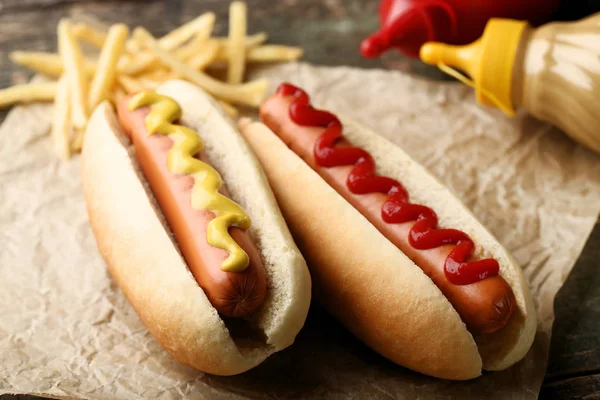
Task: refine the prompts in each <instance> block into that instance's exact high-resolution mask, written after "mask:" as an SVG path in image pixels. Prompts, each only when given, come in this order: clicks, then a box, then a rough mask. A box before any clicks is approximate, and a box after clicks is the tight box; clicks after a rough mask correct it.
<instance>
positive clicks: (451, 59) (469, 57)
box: [419, 40, 481, 78]
mask: <svg viewBox="0 0 600 400" xmlns="http://www.w3.org/2000/svg"><path fill="white" fill-rule="evenodd" d="M419 56H420V58H421V60H422V61H423V62H424V63H425V64H431V65H438V64H446V65H450V66H452V67H455V68H458V69H460V70H462V71H464V72H466V73H467V74H469V75H470V76H471V77H472V78H475V76H474V75H475V73H476V71H477V68H478V66H479V63H480V61H481V43H480V41H479V40H477V41H475V42H473V43H471V44H469V45H466V46H453V45H449V44H444V43H438V42H429V43H425V44H424V45H423V47H421V51H420V53H419Z"/></svg>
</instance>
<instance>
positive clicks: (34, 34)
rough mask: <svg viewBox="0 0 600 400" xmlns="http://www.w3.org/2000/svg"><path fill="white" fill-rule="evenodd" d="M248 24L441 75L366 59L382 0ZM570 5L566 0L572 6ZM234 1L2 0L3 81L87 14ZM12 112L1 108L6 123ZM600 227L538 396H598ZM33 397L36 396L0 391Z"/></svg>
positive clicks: (566, 301) (148, 12)
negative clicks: (21, 56)
mask: <svg viewBox="0 0 600 400" xmlns="http://www.w3.org/2000/svg"><path fill="white" fill-rule="evenodd" d="M248 3H249V6H250V7H249V9H250V26H251V27H252V30H254V31H260V30H265V31H267V32H269V34H270V35H271V40H272V41H273V42H277V43H282V44H290V45H300V46H302V47H304V49H305V57H304V60H305V61H308V62H312V63H316V64H321V65H351V66H358V67H364V68H396V69H401V70H404V71H409V72H411V73H416V74H420V75H425V76H428V77H430V78H431V79H442V78H443V77H442V75H441V74H440V73H439V72H438V71H437V70H435V69H433V68H429V67H426V66H424V65H423V64H421V63H419V62H414V61H409V60H406V59H403V58H402V57H400V56H397V55H386V56H385V57H383V58H382V59H381V60H375V61H371V60H365V59H363V58H362V57H361V56H360V54H359V53H358V50H357V49H358V45H359V43H360V40H361V39H362V38H363V37H364V36H365V35H366V34H367V33H369V32H370V31H372V30H373V29H374V28H375V27H376V26H377V17H376V9H377V4H378V1H377V0H248ZM563 3H564V4H563V6H561V9H560V10H559V12H558V13H557V18H559V19H573V18H579V17H581V16H583V15H586V14H589V13H591V12H594V11H598V10H600V1H598V0H587V1H581V2H567V1H564V2H563ZM567 3H568V5H567ZM228 4H229V2H228V1H225V0H196V1H192V0H168V1H167V0H165V1H124V0H122V1H114V0H113V1H94V0H0V87H5V86H9V85H11V84H14V83H20V82H24V81H26V80H27V79H28V78H29V76H30V75H29V74H28V73H27V72H26V71H24V70H22V69H20V68H17V67H15V66H13V65H12V64H11V63H10V61H9V59H8V54H9V53H10V52H11V51H14V50H38V51H54V50H55V49H56V36H55V27H56V24H57V22H58V20H59V19H60V18H61V17H63V16H67V15H78V14H81V13H82V12H84V13H87V14H93V15H95V16H96V17H97V18H99V19H101V20H105V21H109V22H113V21H122V22H126V23H127V24H129V25H130V26H135V25H136V24H143V25H144V26H146V27H148V28H150V30H151V31H152V32H153V33H154V34H156V35H161V34H164V33H166V32H168V31H169V30H171V29H173V28H175V27H176V26H178V25H180V24H181V23H182V22H184V21H186V20H189V19H190V18H191V17H192V16H195V15H198V14H199V13H201V12H202V11H204V10H209V9H210V10H213V11H215V12H216V13H217V17H218V18H217V21H218V23H217V26H216V30H217V32H218V33H220V34H225V32H226V28H227V26H226V21H227V9H228ZM5 114H6V112H3V113H0V121H1V120H3V118H4V115H5ZM598 260H600V225H596V228H595V230H594V231H593V233H592V235H591V237H590V239H589V241H588V243H587V245H586V247H585V249H584V251H583V254H582V256H581V258H580V259H579V261H578V263H577V265H576V266H575V269H574V272H573V273H572V274H571V276H570V277H569V279H568V280H567V282H566V284H565V285H564V287H563V288H562V289H561V291H560V292H559V294H558V297H557V299H556V302H555V309H556V322H555V324H554V330H553V335H552V344H551V349H550V360H549V365H548V372H547V375H546V379H545V382H544V386H543V388H542V392H541V394H540V399H574V398H586V399H600V323H599V321H600V291H599V290H597V287H599V286H600V277H599V274H598V272H597V270H598ZM0 397H2V399H3V400H8V399H19V400H32V399H35V397H31V396H0Z"/></svg>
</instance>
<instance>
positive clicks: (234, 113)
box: [219, 101, 239, 119]
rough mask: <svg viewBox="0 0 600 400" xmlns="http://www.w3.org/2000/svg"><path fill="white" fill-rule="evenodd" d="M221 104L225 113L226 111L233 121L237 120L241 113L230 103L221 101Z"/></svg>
mask: <svg viewBox="0 0 600 400" xmlns="http://www.w3.org/2000/svg"><path fill="white" fill-rule="evenodd" d="M219 104H221V107H222V108H223V111H225V112H226V113H227V115H229V117H230V118H231V119H236V118H237V116H238V114H239V111H238V109H237V108H235V107H234V106H232V105H231V104H229V103H225V102H224V101H219Z"/></svg>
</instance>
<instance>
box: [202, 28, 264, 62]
mask: <svg viewBox="0 0 600 400" xmlns="http://www.w3.org/2000/svg"><path fill="white" fill-rule="evenodd" d="M268 38H269V36H268V35H267V34H266V33H265V32H259V33H256V34H254V35H250V36H246V39H245V40H244V47H245V48H246V52H247V51H248V50H250V49H252V48H254V47H256V46H260V45H261V44H263V43H264V42H266V41H267V39H268ZM212 40H214V41H216V42H217V43H218V44H219V45H220V46H219V53H218V54H217V61H227V60H228V59H229V51H228V50H227V49H228V47H229V40H228V38H222V37H218V38H213V39H212Z"/></svg>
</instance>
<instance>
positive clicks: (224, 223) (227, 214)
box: [128, 92, 252, 272]
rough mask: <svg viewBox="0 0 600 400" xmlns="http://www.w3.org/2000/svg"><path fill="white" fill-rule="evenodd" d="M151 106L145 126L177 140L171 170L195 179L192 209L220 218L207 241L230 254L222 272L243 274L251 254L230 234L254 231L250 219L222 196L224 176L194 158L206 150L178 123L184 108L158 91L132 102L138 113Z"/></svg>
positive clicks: (171, 153) (211, 225) (170, 156)
mask: <svg viewBox="0 0 600 400" xmlns="http://www.w3.org/2000/svg"><path fill="white" fill-rule="evenodd" d="M144 106H150V113H149V114H148V116H147V117H146V119H145V121H144V123H145V125H146V129H147V130H148V134H149V135H154V134H159V135H167V136H168V137H169V138H170V139H171V140H173V147H172V148H171V149H170V150H169V153H168V155H167V157H168V161H167V163H168V168H169V171H171V172H172V173H174V174H180V175H190V176H191V177H192V178H193V179H194V186H193V187H192V207H193V208H194V209H196V210H210V211H212V212H214V213H215V215H216V217H215V218H214V219H213V220H212V221H210V223H209V224H208V231H207V242H208V243H209V244H210V245H211V246H214V247H217V248H219V249H223V250H225V251H227V252H228V253H229V257H227V259H226V260H225V261H223V264H221V269H222V270H223V271H227V272H241V271H243V270H245V269H246V268H247V267H248V264H249V263H250V260H249V258H248V254H246V252H245V251H244V250H243V249H242V248H241V247H240V246H239V245H238V244H237V243H236V241H235V240H233V238H232V237H231V235H229V227H230V226H237V227H239V228H241V229H243V230H247V229H249V228H250V225H251V224H252V222H251V220H250V217H249V216H248V215H247V214H246V213H245V212H244V210H242V208H241V207H240V206H239V205H238V204H236V203H235V202H234V201H232V200H231V199H229V198H227V197H226V196H223V195H222V194H221V193H219V189H220V188H221V186H222V185H223V180H222V179H221V175H219V173H218V172H217V171H216V170H215V169H214V168H213V167H211V166H210V165H208V164H206V163H205V162H202V161H200V160H199V159H197V158H194V155H196V154H198V153H200V152H201V151H202V149H203V148H204V143H203V142H202V139H200V136H198V134H197V133H196V132H194V131H193V130H192V129H190V128H187V127H185V126H181V125H176V124H174V122H175V121H177V120H179V119H180V118H181V113H182V111H181V107H180V106H179V104H177V102H176V101H175V100H173V99H172V98H170V97H167V96H163V95H160V94H158V93H156V92H141V93H138V94H137V95H135V96H134V97H133V98H132V99H131V100H130V102H129V103H128V108H129V109H130V110H131V111H134V110H136V109H138V108H140V107H144Z"/></svg>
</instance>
